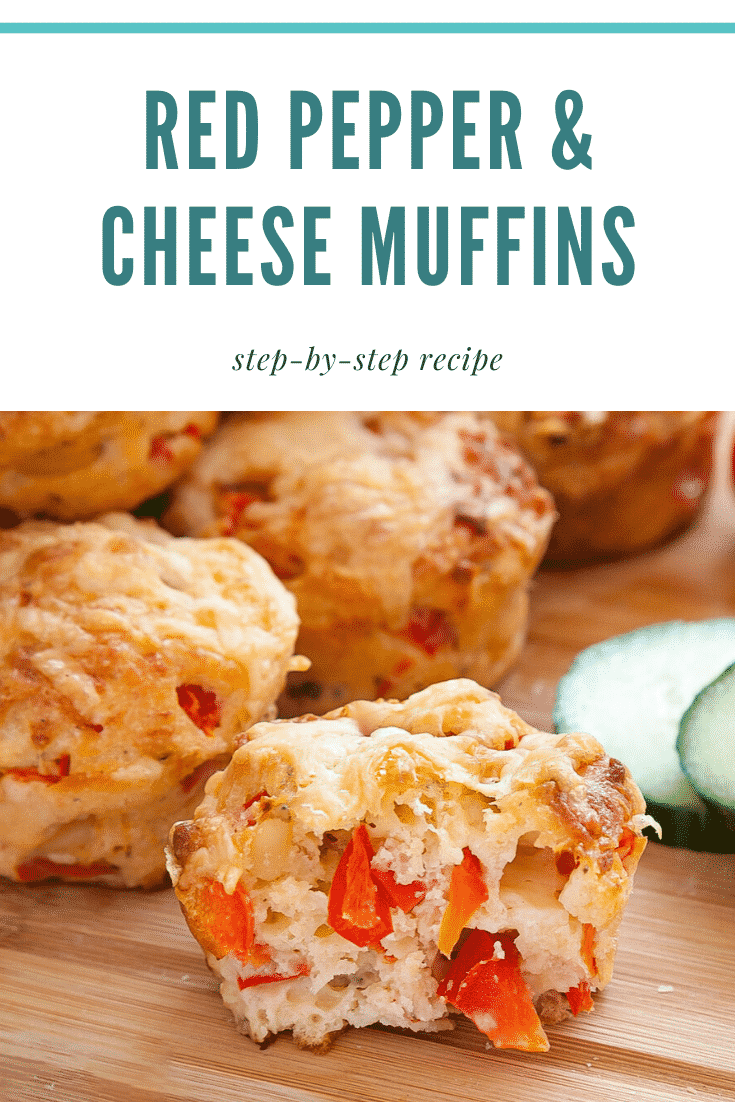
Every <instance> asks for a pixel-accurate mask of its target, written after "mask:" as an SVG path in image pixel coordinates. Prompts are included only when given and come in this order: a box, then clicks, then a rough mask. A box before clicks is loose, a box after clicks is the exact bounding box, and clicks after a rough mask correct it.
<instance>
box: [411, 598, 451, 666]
mask: <svg viewBox="0 0 735 1102" xmlns="http://www.w3.org/2000/svg"><path fill="white" fill-rule="evenodd" d="M401 635H402V637H403V638H404V639H408V640H409V641H410V642H411V643H413V644H414V646H416V647H420V648H421V650H423V651H424V653H425V654H428V655H429V657H430V658H433V657H434V655H435V654H436V652H437V651H438V650H440V649H441V647H453V646H456V645H457V632H456V629H455V627H454V625H453V624H452V623H451V621H450V619H449V617H448V616H447V614H446V612H444V611H443V609H440V608H414V609H413V611H412V612H411V618H410V619H409V621H408V623H407V624H406V627H405V628H404V630H403V631H402V632H401Z"/></svg>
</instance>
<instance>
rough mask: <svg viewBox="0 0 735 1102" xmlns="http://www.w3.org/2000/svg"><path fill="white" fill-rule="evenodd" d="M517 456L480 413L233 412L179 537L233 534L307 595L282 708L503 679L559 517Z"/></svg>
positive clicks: (211, 448) (201, 463)
mask: <svg viewBox="0 0 735 1102" xmlns="http://www.w3.org/2000/svg"><path fill="white" fill-rule="evenodd" d="M554 515H555V514H554V510H553V505H552V502H551V498H550V496H549V495H548V494H547V493H546V492H545V491H544V490H542V489H541V488H540V487H539V485H538V483H537V482H536V479H535V478H534V476H533V475H532V473H531V471H530V469H529V468H528V467H527V466H526V464H525V463H524V462H523V460H522V459H521V458H520V456H519V455H518V453H517V452H516V451H515V450H514V449H513V448H511V447H509V446H507V445H505V444H502V443H500V441H499V440H498V438H497V434H496V431H495V429H494V428H493V427H492V425H490V424H489V423H487V422H485V423H484V424H482V423H481V422H480V420H479V418H478V416H477V415H476V414H474V413H445V414H441V413H418V414H407V413H373V414H367V413H270V414H260V415H253V414H250V415H240V416H237V417H233V418H231V419H229V420H227V421H226V422H225V423H224V424H223V425H222V427H221V429H220V430H219V432H218V433H217V434H216V436H215V437H214V439H213V440H212V442H211V443H210V444H209V445H208V446H207V447H206V448H205V449H204V450H203V451H202V454H201V456H200V457H199V459H198V461H197V462H196V464H195V465H194V467H193V468H192V469H191V471H190V472H189V473H188V474H187V475H186V476H185V477H184V479H183V480H182V481H181V482H180V483H179V484H178V486H177V487H176V489H175V493H174V499H173V504H172V508H171V510H170V511H169V513H168V514H167V516H166V517H165V523H166V524H167V525H169V526H170V527H171V528H172V530H173V531H175V532H183V533H186V534H188V535H202V536H207V535H209V536H211V535H213V534H215V533H224V534H227V535H236V536H238V537H239V538H240V539H242V540H245V541H246V542H247V543H249V544H250V545H251V546H252V547H254V548H255V549H256V550H257V551H259V552H260V554H262V555H263V556H264V557H265V558H266V559H268V561H269V562H270V563H271V565H272V566H273V569H274V571H275V572H276V574H277V575H278V576H279V577H280V578H282V579H283V581H284V583H285V585H286V586H287V587H288V588H289V589H290V590H291V592H292V593H293V594H294V595H295V597H296V600H297V607H298V611H299V616H300V618H301V624H302V626H301V633H300V635H299V641H298V649H299V651H300V652H301V653H303V654H304V655H306V657H308V658H309V659H310V660H311V663H312V667H311V669H310V670H309V671H308V672H307V673H305V674H301V675H296V676H295V677H294V678H292V679H289V687H288V690H287V694H286V697H285V699H284V698H282V700H281V704H280V709H281V713H282V714H287V715H294V714H297V713H299V712H303V711H304V710H306V709H308V710H309V711H313V712H323V711H325V710H327V709H328V708H329V707H334V706H335V705H336V704H339V703H344V702H345V701H347V700H350V699H355V698H356V697H366V698H374V697H376V696H406V695H408V694H409V693H411V692H413V691H415V690H417V689H420V688H424V687H425V686H427V685H429V684H432V683H433V682H436V681H441V680H445V679H447V678H452V677H456V676H458V675H463V676H464V675H466V676H469V677H472V678H473V679H474V680H476V681H479V682H481V683H482V684H485V685H490V684H492V683H493V682H494V681H496V680H497V679H498V678H499V677H500V676H501V675H502V674H503V673H504V672H505V670H506V669H507V668H508V666H509V665H510V664H511V662H512V661H513V660H514V658H515V657H516V655H517V654H518V651H519V649H520V647H521V645H522V642H523V638H524V635H525V630H526V621H527V610H528V584H529V579H530V577H531V575H532V574H533V572H534V570H535V568H536V566H537V564H538V561H539V559H540V558H541V556H542V554H543V552H544V549H545V547H546V543H547V540H548V536H549V532H550V529H551V526H552V523H553V520H554Z"/></svg>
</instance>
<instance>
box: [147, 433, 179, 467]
mask: <svg viewBox="0 0 735 1102" xmlns="http://www.w3.org/2000/svg"><path fill="white" fill-rule="evenodd" d="M173 457H174V453H173V452H172V451H171V448H170V447H169V446H168V443H167V441H166V437H165V436H154V437H153V439H152V440H151V449H150V451H149V453H148V458H149V459H152V460H153V461H154V462H158V463H170V462H171V461H172V460H173Z"/></svg>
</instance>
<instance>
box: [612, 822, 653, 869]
mask: <svg viewBox="0 0 735 1102" xmlns="http://www.w3.org/2000/svg"><path fill="white" fill-rule="evenodd" d="M646 845H647V840H646V839H645V838H642V837H640V836H639V835H637V834H634V833H633V831H632V830H631V829H630V828H629V827H623V833H622V834H621V835H620V841H619V842H618V848H617V852H618V855H619V856H620V860H621V861H622V862H623V868H624V869H625V871H626V872H627V873H628V874H630V873H631V872H633V870H634V869H635V867H636V865H637V864H638V861H639V859H640V856H641V854H642V853H643V851H644V849H645V848H646Z"/></svg>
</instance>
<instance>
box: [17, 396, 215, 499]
mask: <svg viewBox="0 0 735 1102" xmlns="http://www.w3.org/2000/svg"><path fill="white" fill-rule="evenodd" d="M217 417H218V414H216V413H182V412H144V413H141V412H137V413H117V412H105V413H87V412H68V413H30V412H28V413H22V412H19V413H0V509H5V510H10V512H11V513H12V514H15V516H17V517H24V516H25V517H28V516H33V515H34V514H37V513H38V514H44V515H45V516H48V517H53V518H54V519H55V520H87V519H91V518H92V517H95V516H97V515H98V514H99V513H104V512H108V511H109V510H112V509H135V508H136V507H137V506H138V505H140V504H141V502H143V501H145V500H146V498H149V497H153V496H154V495H155V494H158V493H160V492H161V491H162V490H164V489H166V487H167V486H170V485H171V483H172V482H173V481H174V480H175V479H177V478H178V477H179V475H180V474H181V473H182V472H183V471H184V470H186V468H187V467H188V466H189V465H190V464H191V463H193V461H194V459H195V458H196V456H197V455H198V453H199V450H200V448H201V446H202V440H203V439H204V438H205V437H206V436H208V435H209V434H210V433H211V432H212V431H213V430H214V427H215V425H216V424H217Z"/></svg>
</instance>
